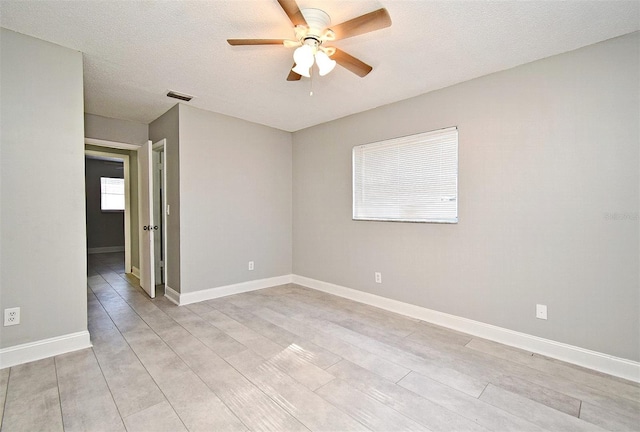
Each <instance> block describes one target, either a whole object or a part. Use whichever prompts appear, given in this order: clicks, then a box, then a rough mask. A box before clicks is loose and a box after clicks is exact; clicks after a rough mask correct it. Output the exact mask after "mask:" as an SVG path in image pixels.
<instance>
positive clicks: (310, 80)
mask: <svg viewBox="0 0 640 432" xmlns="http://www.w3.org/2000/svg"><path fill="white" fill-rule="evenodd" d="M309 96H313V67H312V68H311V70H310V71H309Z"/></svg>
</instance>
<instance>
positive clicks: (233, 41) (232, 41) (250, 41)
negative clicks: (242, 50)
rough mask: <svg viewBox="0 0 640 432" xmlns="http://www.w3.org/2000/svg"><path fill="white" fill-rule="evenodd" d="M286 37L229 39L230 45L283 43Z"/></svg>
mask: <svg viewBox="0 0 640 432" xmlns="http://www.w3.org/2000/svg"><path fill="white" fill-rule="evenodd" d="M284 41H285V40H284V39H227V42H229V45H233V46H238V45H283V44H284Z"/></svg>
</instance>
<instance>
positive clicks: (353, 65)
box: [331, 48, 373, 77]
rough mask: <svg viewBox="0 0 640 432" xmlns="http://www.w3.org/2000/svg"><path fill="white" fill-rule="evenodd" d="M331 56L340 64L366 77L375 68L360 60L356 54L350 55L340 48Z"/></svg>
mask: <svg viewBox="0 0 640 432" xmlns="http://www.w3.org/2000/svg"><path fill="white" fill-rule="evenodd" d="M331 58H332V59H334V60H335V61H336V63H338V64H339V65H340V66H342V67H343V68H345V69H349V70H350V71H351V72H353V73H354V74H356V75H358V76H359V77H364V76H366V75H367V74H368V73H369V72H371V71H372V70H373V68H372V67H371V66H369V65H368V64H366V63H365V62H363V61H361V60H358V59H357V58H355V57H354V56H352V55H349V54H347V53H346V52H344V51H342V50H339V49H338V48H336V52H335V53H334V54H333V55H332V56H331Z"/></svg>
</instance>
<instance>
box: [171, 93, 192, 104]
mask: <svg viewBox="0 0 640 432" xmlns="http://www.w3.org/2000/svg"><path fill="white" fill-rule="evenodd" d="M167 96H169V97H171V98H174V99H180V100H182V101H185V102H189V101H190V100H191V99H193V96H190V95H188V94H184V93H178V92H174V91H173V90H171V91H169V93H167Z"/></svg>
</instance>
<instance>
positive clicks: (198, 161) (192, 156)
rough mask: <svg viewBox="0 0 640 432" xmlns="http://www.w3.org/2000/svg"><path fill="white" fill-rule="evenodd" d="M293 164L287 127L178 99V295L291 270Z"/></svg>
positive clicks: (289, 272)
mask: <svg viewBox="0 0 640 432" xmlns="http://www.w3.org/2000/svg"><path fill="white" fill-rule="evenodd" d="M291 163H292V155H291V134H290V133H287V132H283V131H280V130H276V129H272V128H269V127H266V126H261V125H258V124H255V123H249V122H247V121H244V120H240V119H236V118H232V117H227V116H224V115H221V114H215V113H212V112H209V111H204V110H200V109H197V108H193V107H190V106H187V105H180V215H181V216H180V217H181V221H180V222H181V223H180V241H181V252H180V256H181V259H182V262H181V270H182V281H181V287H182V292H183V293H185V292H193V291H198V290H203V289H208V288H214V287H218V286H224V285H229V284H234V283H239V282H245V281H250V280H255V279H262V278H268V277H274V276H282V275H288V274H291V262H292V261H291V235H292V234H291V217H292V203H291ZM249 261H254V262H255V270H253V271H248V269H247V264H248V262H249Z"/></svg>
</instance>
